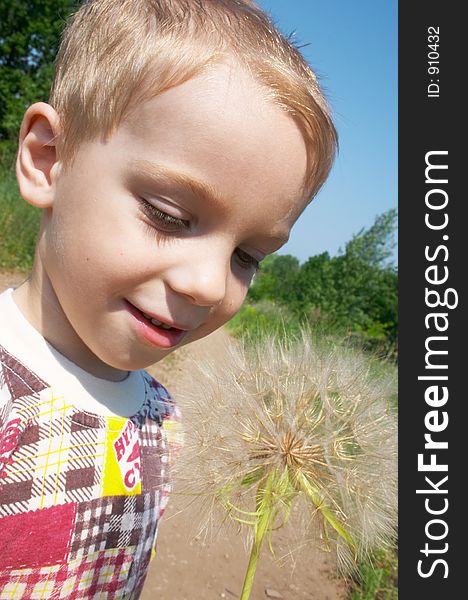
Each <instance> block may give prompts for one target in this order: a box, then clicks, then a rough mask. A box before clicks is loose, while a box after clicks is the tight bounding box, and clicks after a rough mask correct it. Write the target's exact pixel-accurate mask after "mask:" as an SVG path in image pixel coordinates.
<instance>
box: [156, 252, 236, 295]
mask: <svg viewBox="0 0 468 600" xmlns="http://www.w3.org/2000/svg"><path fill="white" fill-rule="evenodd" d="M213 250H214V249H212V250H211V251H210V250H208V252H206V253H204V254H203V255H201V254H199V253H197V254H193V255H192V256H191V257H188V258H187V260H186V261H185V262H184V264H181V265H178V266H177V267H175V266H174V267H173V268H172V269H171V270H170V272H169V273H168V274H167V276H166V282H167V284H168V285H169V286H170V288H171V289H172V290H173V291H174V292H176V293H177V294H182V295H184V296H187V297H188V298H189V300H190V302H192V303H193V304H196V305H198V306H210V307H211V306H216V305H217V304H220V303H221V302H222V301H223V300H224V297H225V295H226V283H227V277H228V274H229V269H230V259H229V258H227V257H226V256H222V257H221V256H218V257H217V256H216V254H215V253H214V251H213Z"/></svg>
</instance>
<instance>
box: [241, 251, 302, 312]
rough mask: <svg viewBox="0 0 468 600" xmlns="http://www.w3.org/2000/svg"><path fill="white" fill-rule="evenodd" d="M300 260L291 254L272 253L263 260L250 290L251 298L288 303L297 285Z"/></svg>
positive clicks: (253, 299)
mask: <svg viewBox="0 0 468 600" xmlns="http://www.w3.org/2000/svg"><path fill="white" fill-rule="evenodd" d="M298 273H299V260H298V259H297V258H296V257H295V256H291V255H290V254H284V255H279V254H272V255H271V256H268V257H267V258H266V259H265V260H264V261H263V262H262V267H261V270H260V271H259V273H258V274H257V275H256V276H255V282H254V284H253V286H252V287H251V288H250V290H249V299H251V300H252V301H257V300H274V301H276V302H280V303H285V304H288V302H289V300H290V294H291V290H292V289H295V287H296V278H297V275H298Z"/></svg>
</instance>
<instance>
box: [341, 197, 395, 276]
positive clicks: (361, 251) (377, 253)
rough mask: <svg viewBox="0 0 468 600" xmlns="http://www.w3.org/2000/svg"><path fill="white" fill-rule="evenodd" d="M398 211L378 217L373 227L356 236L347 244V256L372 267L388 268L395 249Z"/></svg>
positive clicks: (362, 230) (393, 210) (388, 212)
mask: <svg viewBox="0 0 468 600" xmlns="http://www.w3.org/2000/svg"><path fill="white" fill-rule="evenodd" d="M396 224H397V211H396V209H395V208H392V209H390V210H389V211H387V212H384V213H382V214H380V215H378V216H377V217H376V219H375V221H374V223H373V225H372V226H371V227H369V229H367V230H364V229H361V231H360V232H359V233H357V234H356V235H354V236H353V237H352V238H351V240H350V241H349V242H348V243H347V244H346V250H345V255H346V256H348V257H354V258H359V259H360V260H362V261H363V262H364V263H366V264H367V265H370V266H372V267H376V266H380V267H384V266H386V261H388V259H389V258H390V257H391V256H392V254H393V250H394V248H395V244H396V240H395V230H396Z"/></svg>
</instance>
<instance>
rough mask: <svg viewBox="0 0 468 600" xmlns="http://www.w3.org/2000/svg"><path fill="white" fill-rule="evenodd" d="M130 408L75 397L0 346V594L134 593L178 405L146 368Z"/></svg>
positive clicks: (164, 493)
mask: <svg viewBox="0 0 468 600" xmlns="http://www.w3.org/2000/svg"><path fill="white" fill-rule="evenodd" d="M141 377H142V378H143V381H144V386H143V388H142V389H144V395H145V396H144V399H143V398H142V406H141V408H140V410H139V411H138V413H137V414H135V415H134V416H132V417H128V418H127V417H114V416H99V415H96V414H92V413H90V412H86V411H84V410H82V409H80V408H78V407H75V406H73V405H72V404H71V403H70V402H69V401H67V397H66V393H65V394H64V391H63V390H60V393H59V392H58V391H57V390H54V387H53V385H52V383H53V382H47V381H43V380H42V379H41V378H40V377H39V376H38V375H36V374H35V373H34V372H32V370H30V369H29V368H28V367H27V366H26V365H24V364H22V363H21V361H20V360H19V359H18V358H17V357H15V356H13V355H12V354H10V353H9V352H8V351H7V350H6V349H5V348H3V347H2V346H0V599H1V600H3V599H16V598H30V599H33V598H47V599H49V598H66V599H67V600H74V599H78V598H100V599H104V598H109V599H111V598H138V596H139V594H140V592H141V589H142V586H143V583H144V580H145V577H146V573H147V569H148V564H149V562H150V559H151V556H152V552H153V549H154V544H155V540H156V534H157V529H158V523H159V519H160V518H161V516H162V514H163V512H164V508H165V506H166V503H167V499H168V495H169V492H170V483H169V480H168V475H167V463H168V457H169V445H170V439H169V440H168V433H169V436H170V435H171V432H172V431H173V429H174V426H175V424H176V423H177V422H178V410H177V409H176V407H175V405H174V404H173V402H172V400H171V398H170V396H169V393H168V392H167V390H166V389H165V388H164V387H163V386H162V385H161V384H160V383H158V382H157V381H156V380H155V379H153V378H152V377H151V376H150V375H148V374H147V373H144V372H141Z"/></svg>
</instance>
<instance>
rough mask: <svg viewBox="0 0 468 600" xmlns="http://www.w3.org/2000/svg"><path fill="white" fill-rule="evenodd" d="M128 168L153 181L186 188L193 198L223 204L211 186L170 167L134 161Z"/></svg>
mask: <svg viewBox="0 0 468 600" xmlns="http://www.w3.org/2000/svg"><path fill="white" fill-rule="evenodd" d="M130 166H131V167H133V168H134V169H136V170H137V171H140V172H141V173H142V174H143V175H149V176H150V177H152V178H154V179H163V180H171V181H173V182H175V183H176V184H178V185H179V186H180V187H184V188H188V189H189V190H190V191H191V192H192V194H194V195H195V196H199V197H202V198H207V199H208V200H209V201H211V202H213V203H215V204H222V203H223V199H222V197H221V196H220V194H218V193H217V192H216V190H215V189H214V188H213V187H212V186H211V185H209V184H207V183H205V182H204V181H200V180H199V179H195V178H194V177H192V176H191V175H188V174H187V173H180V172H179V171H175V170H173V169H171V168H170V167H166V166H163V165H158V164H154V163H152V162H149V161H148V160H135V161H132V162H131V163H130Z"/></svg>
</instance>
